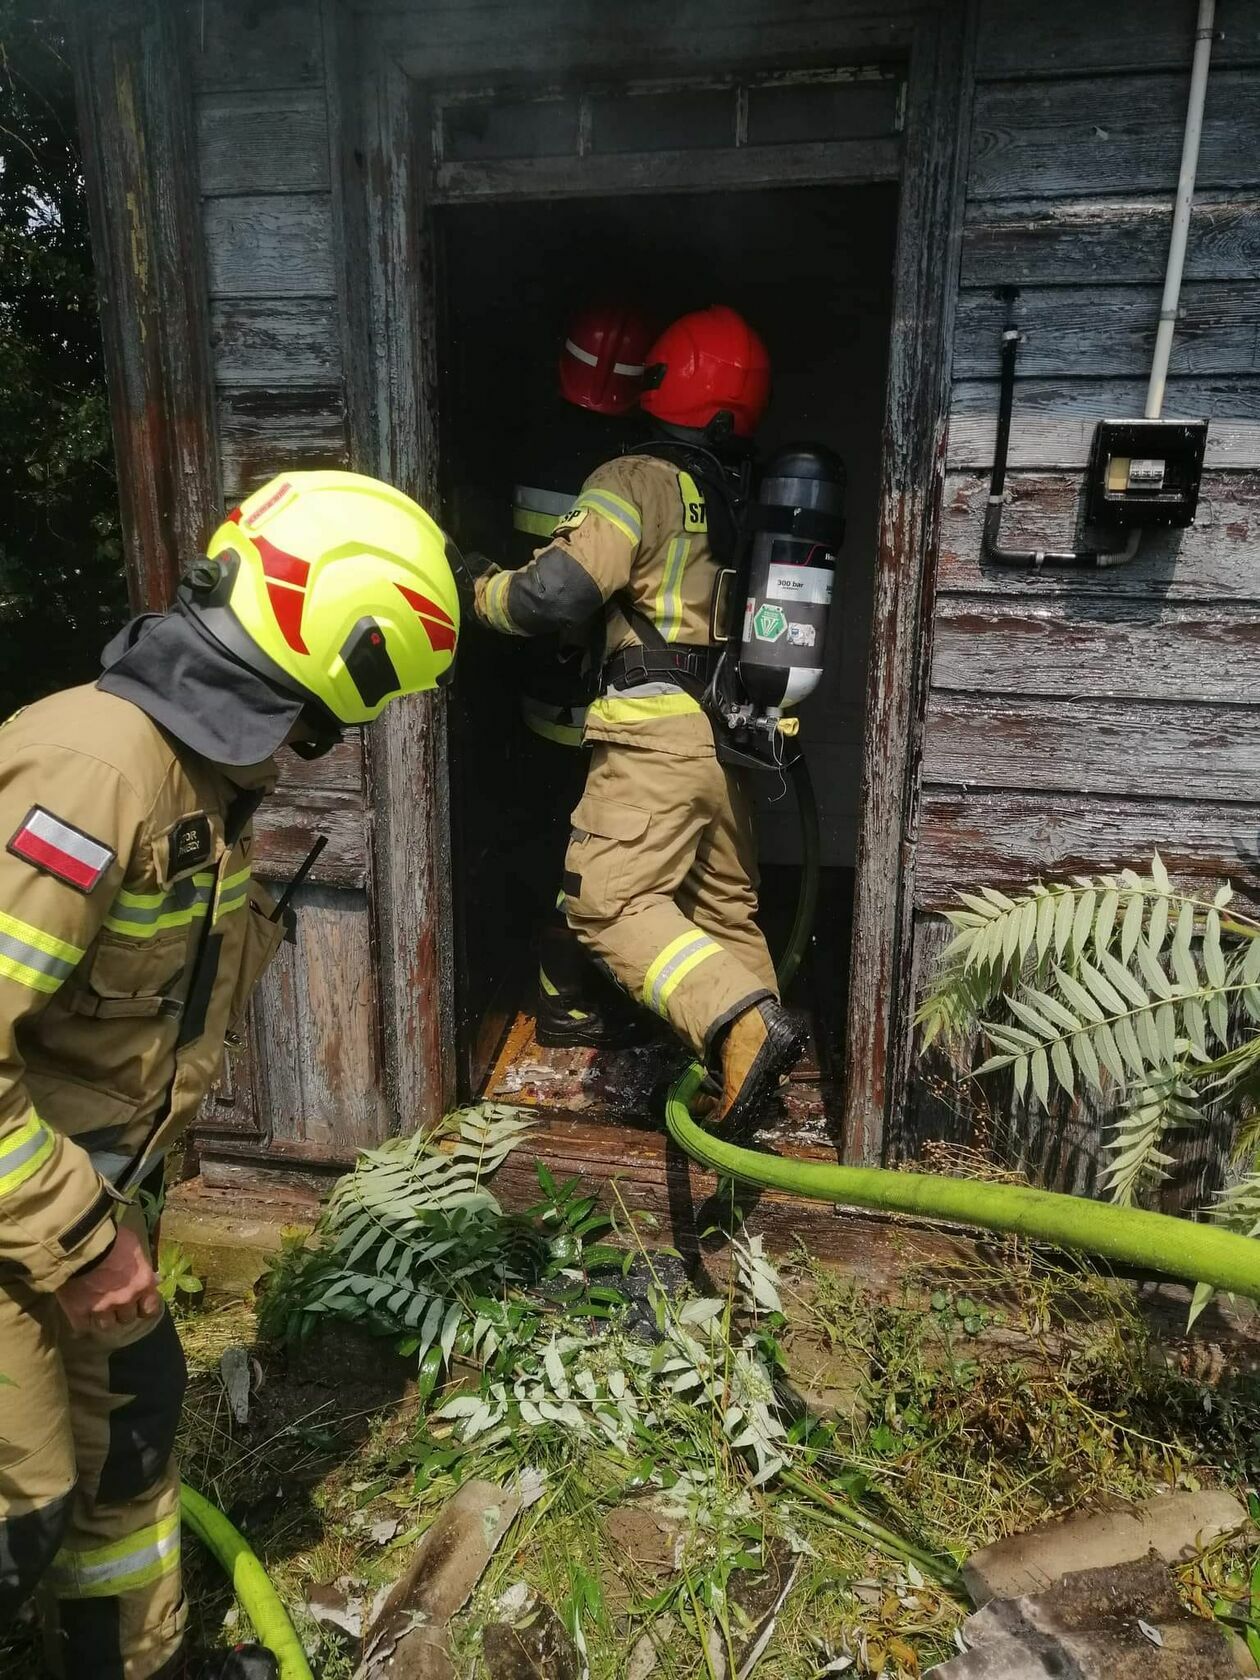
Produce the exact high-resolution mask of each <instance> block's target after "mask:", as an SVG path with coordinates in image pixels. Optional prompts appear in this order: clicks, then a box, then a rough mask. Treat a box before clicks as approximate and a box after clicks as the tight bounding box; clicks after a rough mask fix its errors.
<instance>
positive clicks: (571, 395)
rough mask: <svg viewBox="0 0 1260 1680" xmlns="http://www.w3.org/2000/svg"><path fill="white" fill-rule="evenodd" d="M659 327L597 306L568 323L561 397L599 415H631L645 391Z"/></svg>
mask: <svg viewBox="0 0 1260 1680" xmlns="http://www.w3.org/2000/svg"><path fill="white" fill-rule="evenodd" d="M655 332H656V328H655V327H654V326H653V324H652V322H651V321H649V320H648V318H647V317H646V316H645V315H641V314H639V312H638V311H637V310H634V309H627V308H626V307H625V306H624V305H619V304H615V303H600V304H595V305H594V306H593V307H592V308H590V309H584V310H583V311H582V313H581V314H580V315H578V316H576V317H575V318H574V319H573V320H572V321H571V322H570V323H569V330H568V332H567V333H566V334H565V338H564V344H563V346H562V347H561V350H560V366H559V374H560V395H561V396H562V397H563V398H564V399H565V401H566V402H571V403H574V404H576V406H577V407H578V408H589V409H592V410H594V412H595V413H596V414H626V413H628V412H629V410H630V409H632V408H633V407H634V406H635V404H636V403H637V402H638V400H639V396H640V393H641V392H642V390H643V369H644V365H645V360H646V355H647V349H648V346H649V345H650V344H651V342H652V339H653V337H654V336H655Z"/></svg>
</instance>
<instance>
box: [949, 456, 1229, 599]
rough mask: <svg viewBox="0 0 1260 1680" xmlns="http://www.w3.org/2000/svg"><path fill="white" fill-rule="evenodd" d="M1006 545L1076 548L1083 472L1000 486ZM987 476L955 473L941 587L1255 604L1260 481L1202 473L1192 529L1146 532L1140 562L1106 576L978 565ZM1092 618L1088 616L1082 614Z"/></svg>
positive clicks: (1014, 594)
mask: <svg viewBox="0 0 1260 1680" xmlns="http://www.w3.org/2000/svg"><path fill="white" fill-rule="evenodd" d="M1006 493H1007V505H1006V510H1005V512H1004V513H1003V515H1002V540H1003V542H1006V543H1009V544H1010V545H1011V546H1012V547H1042V548H1046V547H1052V548H1067V547H1071V546H1073V544H1074V543H1075V541H1076V538H1077V536H1078V535H1079V527H1080V506H1079V504H1080V499H1081V475H1080V474H1079V473H1058V474H1048V473H1036V474H1033V473H1013V474H1012V475H1011V476H1010V477H1009V478H1008V479H1007V481H1006ZM988 494H989V475H988V473H987V472H983V473H981V472H975V473H966V472H958V473H951V474H950V476H949V478H948V479H947V480H946V485H945V509H944V515H943V524H942V530H941V588H942V589H946V590H959V591H966V592H968V593H971V592H976V593H982V594H985V595H1005V596H1009V597H1011V598H1012V599H1016V600H1020V601H1027V600H1039V599H1042V598H1045V597H1053V596H1059V595H1069V596H1076V595H1079V596H1082V597H1083V598H1084V599H1085V600H1086V601H1093V602H1099V601H1107V600H1113V599H1119V598H1121V597H1128V596H1138V597H1143V598H1149V599H1150V600H1152V601H1221V602H1229V601H1232V602H1237V603H1238V604H1239V605H1240V606H1242V605H1245V604H1247V603H1253V602H1256V601H1260V566H1258V565H1257V564H1256V550H1257V538H1260V474H1256V473H1246V472H1227V473H1205V474H1204V477H1203V487H1202V492H1201V497H1200V501H1199V511H1198V516H1197V518H1196V520H1195V523H1194V524H1193V525H1192V526H1190V527H1189V528H1188V529H1187V530H1184V531H1148V532H1146V533H1145V534H1144V535H1143V538H1142V547H1141V549H1140V550H1139V552H1138V555H1137V558H1136V559H1135V560H1133V561H1131V562H1130V563H1129V564H1128V565H1125V566H1113V567H1110V568H1108V569H1107V570H1105V571H1088V570H1074V569H1068V570H1065V569H1063V568H1060V567H1047V568H1046V569H1045V570H1044V571H1040V572H1033V571H1028V572H1022V571H1018V570H1013V569H1012V568H1011V567H1009V566H984V567H982V566H981V564H980V536H981V526H982V523H983V520H984V509H985V504H986V501H987V499H988ZM1086 610H1088V609H1086Z"/></svg>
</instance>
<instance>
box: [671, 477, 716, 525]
mask: <svg viewBox="0 0 1260 1680" xmlns="http://www.w3.org/2000/svg"><path fill="white" fill-rule="evenodd" d="M678 494H679V496H680V497H681V498H682V512H683V530H684V531H707V530H708V529H709V510H708V508H707V507H706V506H705V502H704V495H703V493H702V492H701V489H700V486H699V485H698V484H697V483H696V481H695V479H694V478H692V476H691V474H690V473H689V472H683V471H681V469H680V471H679V474H678Z"/></svg>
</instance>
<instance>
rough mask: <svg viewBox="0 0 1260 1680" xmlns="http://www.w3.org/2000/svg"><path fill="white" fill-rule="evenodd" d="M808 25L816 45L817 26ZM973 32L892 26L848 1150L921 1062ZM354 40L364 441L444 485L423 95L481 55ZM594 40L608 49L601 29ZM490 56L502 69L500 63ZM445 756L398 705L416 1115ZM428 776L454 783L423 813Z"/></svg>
mask: <svg viewBox="0 0 1260 1680" xmlns="http://www.w3.org/2000/svg"><path fill="white" fill-rule="evenodd" d="M870 19H871V14H864V15H863V16H862V17H860V18H857V19H853V20H844V21H842V22H840V23H838V24H837V29H836V32H835V33H836V38H835V40H834V41H832V40H830V39H829V41H828V47H829V50H831V51H834V52H835V54H836V55H837V56H840V55H842V54H843V52H844V48H845V41H846V39H848V38H850V37H851V38H852V39H853V40H858V39H862V40H863V41H866V40H868V39H869V32H870V29H871V27H872V25H871V21H870ZM341 27H342V28H345V27H346V25H345V23H344V21H343V22H342V24H341ZM864 32H865V33H864ZM808 33H809V38H810V41H811V42H812V44H813V49H812V50H813V51H814V52H815V53H817V52H818V48H817V24H816V23H815V24H812V25H811V26H810V30H809V32H808ZM973 33H974V0H967V3H966V5H965V7H963V8H957V7H955V6H952V5H950V4H949V3H948V0H943V3H942V5H941V6H939V7H938V6H936V5H925V6H922V7H919V8H914V9H906V10H904V11H900V12H899V14H898V16H897V18H896V19H895V20H894V21H893V22H892V23H890V24H889V25H888V34H887V38H888V40H889V41H890V42H892V43H893V44H894V45H895V46H896V47H897V49H898V50H899V51H901V52H902V53H903V54H904V56H905V59H906V62H907V77H908V85H907V99H906V123H905V130H904V154H903V162H902V169H901V178H900V193H901V197H900V206H899V213H898V232H897V247H896V261H895V280H894V296H893V309H892V318H893V327H892V334H891V340H890V346H889V372H888V386H887V397H886V403H885V420H884V435H883V449H882V461H881V493H880V519H879V541H878V557H877V570H876V589H875V608H874V619H873V626H872V655H871V661H870V673H869V679H868V691H867V706H866V731H865V745H864V751H863V775H862V808H861V818H860V827H859V841H858V862H857V875H856V902H855V906H854V927H853V938H852V964H851V972H852V978H851V982H850V993H849V1007H848V1020H847V1043H846V1066H847V1069H848V1074H847V1080H846V1090H845V1122H844V1157H845V1159H846V1160H849V1161H862V1162H873V1161H878V1160H879V1159H880V1158H881V1157H882V1154H883V1147H884V1133H885V1123H886V1117H887V1116H888V1114H889V1113H890V1112H891V1110H892V1109H893V1108H894V1107H895V1106H896V1105H898V1104H899V1103H900V1101H901V1100H902V1095H903V1092H904V1089H905V1083H906V1077H907V1072H908V1049H909V1034H910V1006H911V1001H912V1000H911V999H910V997H909V995H908V987H909V976H910V936H911V928H912V905H913V894H914V840H915V829H916V824H917V819H918V792H919V761H920V753H921V743H922V733H923V721H924V714H925V706H926V694H927V678H928V671H929V666H930V659H931V629H932V615H933V610H934V605H935V592H936V560H937V542H938V529H939V520H940V509H941V500H942V495H943V490H944V480H945V442H946V435H947V428H948V411H949V407H948V404H949V378H950V345H951V336H952V327H953V313H954V299H955V296H956V293H957V276H958V264H959V246H960V238H961V224H962V200H963V184H964V161H965V160H964V150H965V147H964V135H965V126H966V125H965V124H964V122H963V115H964V107H965V101H966V98H967V96H968V95H969V90H970V86H971V78H970V50H971V49H970V42H971V39H972V36H973ZM754 39H755V37H754ZM355 46H357V48H358V51H359V53H360V55H361V56H360V59H359V64H358V67H357V69H355V71H354V72H353V73H352V83H351V85H350V87H349V88H348V90H347V91H348V102H349V100H352V101H353V107H354V110H353V116H352V119H351V120H350V121H349V122H347V123H346V125H345V140H344V142H343V144H342V145H341V146H340V147H339V148H338V150H339V172H338V173H339V180H340V188H339V202H340V209H339V215H338V220H339V226H340V228H341V230H342V249H343V251H344V253H345V259H346V265H347V266H346V274H345V279H344V282H343V296H344V300H345V307H346V311H347V314H346V322H345V330H346V345H347V365H348V366H349V367H351V369H352V370H354V372H352V376H351V385H352V386H353V387H354V389H352V390H351V392H350V397H349V406H350V420H351V439H352V449H353V453H354V458H355V460H356V461H357V462H361V463H364V464H366V465H367V466H368V469H369V470H377V471H379V472H381V473H382V474H383V475H384V476H387V477H389V478H391V479H393V480H394V482H396V483H398V484H400V485H402V486H403V487H404V488H406V489H408V490H411V491H412V492H413V493H415V494H416V495H418V496H420V497H421V498H422V499H431V498H433V496H434V495H435V493H436V491H437V487H438V461H439V453H438V452H439V437H438V422H439V415H438V409H437V405H436V400H435V398H436V389H437V381H436V377H435V370H436V361H437V344H436V338H435V330H434V329H435V321H436V314H435V311H434V310H433V309H432V308H431V307H429V305H430V303H431V300H432V299H433V297H434V296H435V295H436V291H435V285H434V278H433V270H434V250H433V245H432V240H431V227H430V218H429V214H428V209H427V206H426V205H425V202H424V197H423V191H422V183H421V180H420V173H421V171H420V168H419V164H420V160H421V158H422V156H423V152H422V150H421V148H422V147H423V146H424V145H425V144H426V139H425V136H424V135H423V134H422V132H421V123H420V120H419V111H420V90H421V88H422V86H423V85H425V83H426V82H427V83H428V84H429V85H436V84H438V83H440V82H441V81H442V80H443V79H444V78H446V77H448V76H450V75H452V74H454V73H457V72H458V71H459V70H460V69H461V68H462V66H461V65H460V55H459V49H458V47H456V48H454V49H451V48H450V47H448V48H447V49H446V52H445V54H443V53H440V52H439V53H435V55H434V57H433V59H432V60H431V61H429V62H426V61H425V59H424V58H423V57H420V58H419V59H418V60H417V58H416V55H414V54H409V53H408V52H407V51H405V50H402V48H401V47H400V45H399V44H398V43H397V42H395V41H394V40H393V39H392V38H391V35H390V33H389V32H388V31H384V30H380V29H379V28H378V29H377V30H376V31H374V32H373V34H372V37H371V38H370V39H369V40H367V41H366V42H362V41H360V42H358V43H353V42H351V41H349V40H348V39H347V40H346V42H345V51H344V52H342V53H339V55H338V56H337V57H335V58H333V59H330V63H333V64H336V63H339V62H340V63H342V64H347V63H349V62H351V61H352V60H353V58H354V54H353V52H352V51H351V48H353V47H355ZM586 49H587V51H588V52H593V53H595V54H596V55H597V54H598V43H597V42H593V41H588V42H587V43H586ZM478 68H479V69H483V70H484V71H485V78H484V79H485V80H486V81H487V82H492V81H493V75H492V74H491V72H490V68H489V67H484V66H478ZM465 73H466V72H465ZM365 257H366V259H367V260H366V261H365ZM446 748H447V719H446V712H445V705H444V702H443V701H442V700H441V699H440V698H436V699H423V700H417V701H411V702H407V703H405V704H398V705H395V706H392V707H390V708H389V710H388V711H387V713H386V714H385V718H384V720H383V721H382V723H380V724H377V725H376V726H374V729H373V731H372V734H371V738H370V756H371V764H372V773H373V788H374V803H375V805H376V810H377V819H376V820H377V838H376V844H375V846H374V854H373V855H374V862H375V871H376V874H375V880H376V890H377V893H378V895H379V896H378V912H377V918H376V921H377V926H378V928H381V929H383V930H384V931H383V932H382V934H381V938H382V949H381V955H382V987H383V993H384V998H385V1009H386V1027H385V1039H386V1067H387V1069H388V1070H389V1076H390V1081H391V1086H392V1094H393V1096H394V1100H395V1104H396V1112H397V1113H398V1114H399V1115H400V1117H401V1118H402V1121H403V1124H404V1126H406V1125H408V1124H414V1123H416V1122H419V1121H423V1120H427V1119H429V1118H431V1117H433V1115H434V1114H435V1113H436V1112H437V1111H438V1110H439V1109H440V1107H441V1106H442V1104H443V1103H444V1102H449V1101H450V1100H452V1099H453V1097H454V1058H453V1053H452V1052H453V1032H454V1021H455V1018H456V1010H455V998H454V972H453V961H452V952H453V946H454V941H453V937H452V913H453V906H452V899H451V871H450V856H449V836H450V810H449V797H450V796H449V777H448V771H447V763H446ZM417 788H425V789H432V790H433V791H434V797H432V798H430V799H428V800H426V801H424V802H423V805H422V804H421V802H420V801H418V800H416V799H415V797H414V792H415V789H417ZM434 1004H435V1005H436V1007H434V1006H433V1005H434Z"/></svg>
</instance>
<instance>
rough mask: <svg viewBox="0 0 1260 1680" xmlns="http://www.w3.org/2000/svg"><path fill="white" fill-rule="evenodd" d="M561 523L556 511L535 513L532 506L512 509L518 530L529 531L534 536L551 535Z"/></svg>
mask: <svg viewBox="0 0 1260 1680" xmlns="http://www.w3.org/2000/svg"><path fill="white" fill-rule="evenodd" d="M559 523H560V521H559V519H558V518H557V516H556V515H555V514H554V513H535V512H534V510H533V509H532V508H523V507H515V508H513V509H512V524H513V527H514V528H515V529H516V530H518V531H528V532H529V534H530V536H532V537H549V536H551V535H552V534H553V533H554V532H555V528H556V526H557V525H558V524H559Z"/></svg>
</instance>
